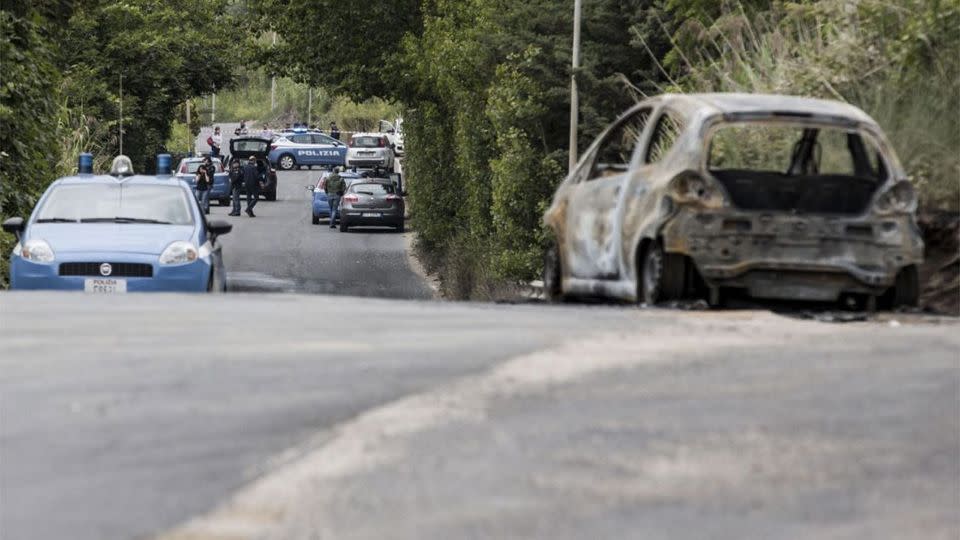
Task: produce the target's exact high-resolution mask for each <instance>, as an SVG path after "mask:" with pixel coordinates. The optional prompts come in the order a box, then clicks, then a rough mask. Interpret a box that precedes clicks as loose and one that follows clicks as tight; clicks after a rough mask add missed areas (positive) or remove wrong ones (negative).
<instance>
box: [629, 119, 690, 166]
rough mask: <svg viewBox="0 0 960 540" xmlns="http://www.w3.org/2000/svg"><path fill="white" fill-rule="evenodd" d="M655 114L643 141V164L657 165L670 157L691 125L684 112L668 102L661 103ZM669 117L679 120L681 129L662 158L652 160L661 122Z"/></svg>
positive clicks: (641, 161)
mask: <svg viewBox="0 0 960 540" xmlns="http://www.w3.org/2000/svg"><path fill="white" fill-rule="evenodd" d="M654 116H655V119H654V121H653V122H650V123H649V124H648V129H647V131H648V132H649V134H648V135H647V136H646V137H644V141H643V152H642V153H641V157H642V159H641V160H640V163H641V165H642V166H652V165H656V164H658V163H661V162H663V161H664V160H665V159H667V158H669V157H670V156H671V155H672V154H673V152H674V151H675V150H676V148H677V144H678V143H679V142H680V139H681V138H683V134H684V132H685V131H686V130H687V128H688V127H689V125H688V119H687V118H686V117H685V116H684V114H683V113H682V112H680V111H678V110H677V109H674V108H673V107H670V106H669V105H666V104H664V105H661V106H660V107H659V108H658V109H657V110H656V114H655V115H654ZM668 117H670V118H673V119H674V120H676V121H678V125H679V129H678V130H677V136H676V138H675V139H674V140H673V143H672V144H671V145H670V148H669V149H667V151H666V152H665V153H664V154H663V155H662V156H660V159H658V160H656V161H650V154H651V153H652V152H653V149H654V142H656V139H655V137H656V135H657V131H658V128H659V127H660V123H661V122H662V121H663V120H664V119H665V118H668Z"/></svg>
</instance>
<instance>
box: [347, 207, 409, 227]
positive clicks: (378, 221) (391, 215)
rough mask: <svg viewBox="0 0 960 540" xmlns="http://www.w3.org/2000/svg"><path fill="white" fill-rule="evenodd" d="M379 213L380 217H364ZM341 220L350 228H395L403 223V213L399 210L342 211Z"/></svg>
mask: <svg viewBox="0 0 960 540" xmlns="http://www.w3.org/2000/svg"><path fill="white" fill-rule="evenodd" d="M372 213H373V214H375V213H379V214H380V216H379V217H371V216H364V215H363V214H372ZM340 219H341V220H346V221H347V223H348V224H349V225H350V226H354V225H358V226H365V225H368V226H382V227H393V226H395V225H397V224H398V223H399V222H401V221H403V212H402V211H398V210H373V209H371V210H354V209H341V212H340Z"/></svg>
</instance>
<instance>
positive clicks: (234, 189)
mask: <svg viewBox="0 0 960 540" xmlns="http://www.w3.org/2000/svg"><path fill="white" fill-rule="evenodd" d="M211 155H212V153H211ZM216 172H217V169H216V167H214V165H213V160H212V159H211V156H205V157H204V158H203V162H202V163H201V164H200V166H199V167H197V172H196V177H195V180H196V182H195V184H196V193H197V202H199V203H200V208H201V210H203V213H204V214H209V213H210V190H211V189H213V178H214V174H216ZM265 185H266V178H265V173H264V170H263V167H262V166H261V165H260V164H258V163H257V160H256V158H255V157H253V156H250V159H248V160H247V162H246V163H245V164H244V165H243V166H241V165H240V160H238V159H234V160H232V161H231V162H230V198H231V200H232V202H233V210H232V211H231V212H230V213H229V214H227V215H229V216H239V215H240V206H241V205H240V195H241V193H242V192H244V191H245V192H246V194H247V208H246V210H245V211H246V214H247V215H248V216H250V217H257V216H256V215H255V214H254V213H253V207H254V206H256V205H257V201H258V200H259V198H260V190H261V189H262V188H263V187H265Z"/></svg>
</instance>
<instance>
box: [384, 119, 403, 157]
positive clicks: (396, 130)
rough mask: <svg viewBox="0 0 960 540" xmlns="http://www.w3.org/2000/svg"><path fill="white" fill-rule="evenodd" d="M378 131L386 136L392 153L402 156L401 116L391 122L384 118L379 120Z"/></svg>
mask: <svg viewBox="0 0 960 540" xmlns="http://www.w3.org/2000/svg"><path fill="white" fill-rule="evenodd" d="M379 131H380V133H383V134H385V135H386V136H387V140H388V141H390V147H391V148H393V153H394V154H396V155H397V156H398V157H402V156H403V118H397V119H396V120H394V121H393V122H392V123H391V122H387V121H386V120H381V121H380V130H379Z"/></svg>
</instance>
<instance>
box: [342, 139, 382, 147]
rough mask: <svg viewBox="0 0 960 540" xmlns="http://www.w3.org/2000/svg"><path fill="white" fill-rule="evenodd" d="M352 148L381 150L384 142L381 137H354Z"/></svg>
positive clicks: (351, 142)
mask: <svg viewBox="0 0 960 540" xmlns="http://www.w3.org/2000/svg"><path fill="white" fill-rule="evenodd" d="M350 146H353V147H354V148H380V147H381V146H382V142H381V139H380V137H354V138H353V139H351V140H350Z"/></svg>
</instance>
